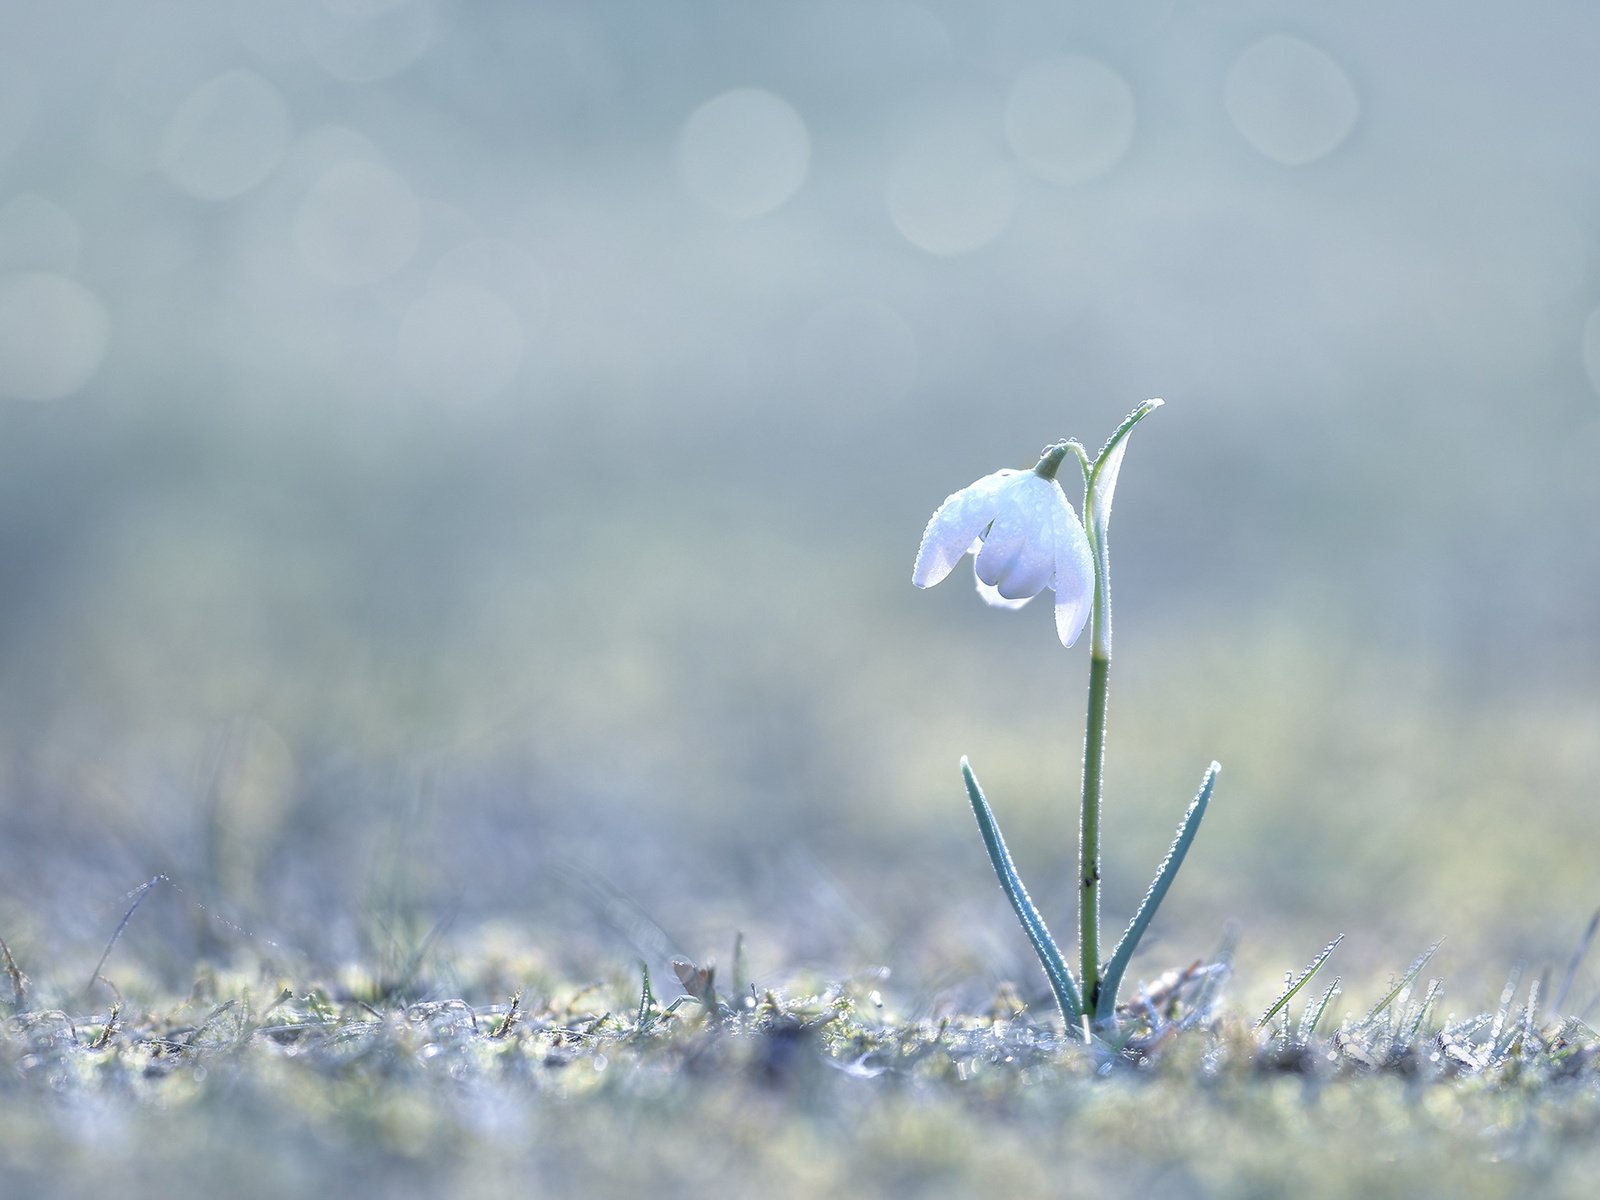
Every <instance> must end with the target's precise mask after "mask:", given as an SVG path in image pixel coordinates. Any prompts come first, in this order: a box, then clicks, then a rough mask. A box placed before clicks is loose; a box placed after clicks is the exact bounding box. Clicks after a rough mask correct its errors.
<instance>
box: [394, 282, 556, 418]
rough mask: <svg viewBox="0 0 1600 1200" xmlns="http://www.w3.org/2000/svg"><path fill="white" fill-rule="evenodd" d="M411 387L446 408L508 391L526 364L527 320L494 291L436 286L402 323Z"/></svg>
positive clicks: (403, 364) (405, 375)
mask: <svg viewBox="0 0 1600 1200" xmlns="http://www.w3.org/2000/svg"><path fill="white" fill-rule="evenodd" d="M397 349H398V360H397V361H398V365H399V370H400V373H401V377H402V379H403V380H404V382H405V386H406V387H407V388H408V389H409V390H411V391H413V392H415V393H417V394H419V395H424V396H426V397H428V398H429V399H432V400H435V401H437V402H438V403H441V404H473V403H477V402H480V401H483V400H487V399H489V398H490V397H492V396H494V395H496V394H498V393H500V392H502V391H504V390H505V389H506V387H507V386H508V385H509V384H510V383H511V381H512V379H513V378H515V377H516V374H517V369H518V368H519V367H520V366H521V365H522V355H523V349H524V337H523V330H522V322H521V321H520V320H518V318H517V314H516V313H515V312H513V311H512V309H511V306H510V305H509V304H507V303H506V302H505V301H504V300H502V299H501V298H500V297H499V296H497V295H495V294H494V293H493V292H490V291H488V290H487V289H484V288H480V287H473V286H470V285H467V284H442V285H440V286H438V287H434V288H430V289H429V290H428V291H427V292H425V293H424V294H423V295H422V296H421V297H420V298H419V299H418V300H417V301H416V302H415V303H413V304H412V305H411V307H410V308H408V309H407V310H406V314H405V316H404V317H403V318H402V319H401V321H400V331H399V346H398V348H397Z"/></svg>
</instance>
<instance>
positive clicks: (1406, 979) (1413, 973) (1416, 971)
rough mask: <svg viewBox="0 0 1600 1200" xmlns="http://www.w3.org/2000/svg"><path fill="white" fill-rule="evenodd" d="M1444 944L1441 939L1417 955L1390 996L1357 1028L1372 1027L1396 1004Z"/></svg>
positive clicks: (1374, 1007)
mask: <svg viewBox="0 0 1600 1200" xmlns="http://www.w3.org/2000/svg"><path fill="white" fill-rule="evenodd" d="M1443 944H1444V939H1443V938H1440V939H1439V940H1438V941H1437V942H1435V943H1434V944H1433V945H1431V946H1429V947H1428V948H1427V949H1426V950H1424V951H1423V952H1422V953H1421V954H1419V955H1417V957H1416V961H1414V962H1413V963H1412V964H1411V965H1410V966H1409V967H1407V968H1406V972H1405V974H1404V975H1402V976H1400V979H1399V981H1398V982H1397V983H1396V984H1395V985H1394V986H1393V987H1392V988H1390V989H1389V994H1388V995H1387V996H1385V997H1384V998H1383V999H1382V1000H1379V1001H1378V1003H1377V1004H1375V1005H1373V1007H1372V1011H1371V1012H1369V1013H1368V1014H1367V1015H1366V1016H1365V1017H1363V1018H1362V1019H1361V1024H1360V1025H1359V1026H1357V1028H1364V1027H1366V1026H1368V1025H1371V1024H1372V1023H1373V1022H1374V1021H1376V1020H1377V1019H1378V1017H1380V1016H1381V1015H1382V1014H1383V1011H1384V1009H1386V1008H1388V1007H1389V1005H1391V1004H1393V1003H1394V1001H1395V997H1397V996H1399V995H1400V993H1401V992H1403V991H1405V990H1406V989H1407V988H1408V987H1410V986H1411V985H1412V984H1413V983H1415V982H1416V981H1417V976H1418V975H1420V974H1422V968H1423V967H1425V966H1427V965H1428V960H1429V959H1430V958H1432V957H1433V956H1434V954H1435V953H1436V952H1437V951H1438V949H1439V947H1440V946H1442V945H1443Z"/></svg>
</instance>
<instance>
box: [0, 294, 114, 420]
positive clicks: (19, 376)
mask: <svg viewBox="0 0 1600 1200" xmlns="http://www.w3.org/2000/svg"><path fill="white" fill-rule="evenodd" d="M110 332H111V322H110V319H109V318H108V317H107V315H106V307H105V305H104V304H102V303H101V302H100V298H99V297H98V296H96V295H95V294H94V293H93V292H91V291H90V290H89V289H88V288H86V287H84V286H83V285H82V284H81V283H79V282H77V281H76V280H74V279H68V278H67V277H66V276H65V275H56V274H52V273H49V272H45V271H23V272H19V273H17V274H15V275H9V276H6V277H4V278H0V396H3V397H6V398H8V399H13V400H34V401H40V400H60V399H62V398H63V397H65V396H70V395H72V393H74V392H76V391H77V390H78V389H79V388H81V387H82V386H83V385H84V384H86V383H88V382H89V380H90V379H91V378H92V377H93V376H94V373H95V371H96V370H98V369H99V367H100V361H101V359H103V358H104V357H105V352H106V343H107V341H108V339H109V337H110Z"/></svg>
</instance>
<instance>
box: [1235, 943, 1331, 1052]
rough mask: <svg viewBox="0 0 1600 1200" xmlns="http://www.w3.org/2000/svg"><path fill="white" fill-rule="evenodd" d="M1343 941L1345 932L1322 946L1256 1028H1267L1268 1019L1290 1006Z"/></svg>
mask: <svg viewBox="0 0 1600 1200" xmlns="http://www.w3.org/2000/svg"><path fill="white" fill-rule="evenodd" d="M1342 941H1344V934H1342V933H1341V934H1340V935H1339V936H1338V937H1336V938H1334V939H1333V941H1331V942H1329V943H1328V944H1327V945H1326V946H1324V947H1323V948H1322V951H1321V953H1319V954H1318V955H1317V956H1316V957H1315V958H1313V959H1312V960H1311V962H1310V964H1309V965H1308V966H1307V967H1306V969H1305V970H1304V971H1301V972H1300V975H1299V977H1298V978H1296V979H1292V980H1290V982H1289V985H1288V986H1287V987H1286V988H1284V990H1283V994H1282V995H1280V996H1279V997H1278V998H1277V999H1276V1000H1274V1001H1273V1002H1272V1007H1271V1008H1269V1009H1267V1011H1266V1012H1264V1013H1262V1014H1261V1019H1260V1020H1259V1021H1257V1022H1256V1023H1255V1028H1256V1029H1264V1028H1266V1025H1267V1022H1268V1021H1270V1020H1272V1018H1273V1017H1275V1016H1277V1015H1278V1014H1279V1013H1280V1012H1282V1011H1283V1010H1284V1009H1285V1008H1287V1007H1288V1004H1289V1001H1291V1000H1293V999H1294V998H1295V996H1296V995H1297V994H1298V993H1299V991H1300V989H1301V988H1303V987H1305V985H1306V984H1308V983H1310V982H1311V977H1312V976H1313V975H1315V974H1316V973H1317V972H1318V971H1320V970H1321V969H1322V964H1323V963H1325V962H1327V961H1328V956H1329V955H1330V954H1332V953H1333V952H1334V951H1335V950H1336V949H1338V947H1339V943H1340V942H1342Z"/></svg>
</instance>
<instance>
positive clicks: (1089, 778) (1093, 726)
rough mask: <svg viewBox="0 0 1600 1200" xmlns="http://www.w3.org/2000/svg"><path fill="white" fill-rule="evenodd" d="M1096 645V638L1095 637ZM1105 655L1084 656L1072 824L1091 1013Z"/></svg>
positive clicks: (1083, 971) (1095, 1001) (1107, 679)
mask: <svg viewBox="0 0 1600 1200" xmlns="http://www.w3.org/2000/svg"><path fill="white" fill-rule="evenodd" d="M1100 613H1101V604H1100V595H1099V593H1097V594H1096V596H1095V606H1094V622H1095V624H1096V626H1098V625H1099V623H1100ZM1096 642H1097V644H1098V639H1096ZM1110 683H1111V659H1110V657H1109V656H1105V657H1102V656H1101V655H1100V654H1098V653H1096V654H1093V655H1091V656H1090V658H1089V719H1088V723H1087V726H1086V728H1085V730H1084V737H1083V808H1082V810H1081V820H1080V824H1079V827H1078V888H1079V891H1078V944H1079V947H1080V955H1081V957H1080V972H1079V978H1080V979H1082V980H1083V998H1084V1008H1085V1011H1087V1012H1091V1013H1092V1012H1095V1011H1096V1010H1097V1009H1098V1008H1099V1001H1100V980H1101V975H1100V796H1101V790H1102V786H1103V780H1104V776H1105V762H1106V699H1107V696H1108V694H1109V692H1110Z"/></svg>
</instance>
